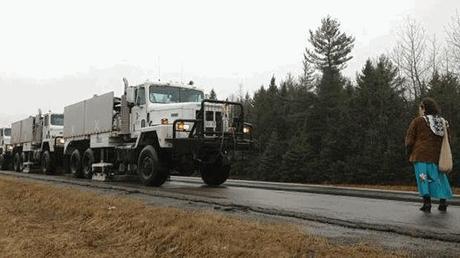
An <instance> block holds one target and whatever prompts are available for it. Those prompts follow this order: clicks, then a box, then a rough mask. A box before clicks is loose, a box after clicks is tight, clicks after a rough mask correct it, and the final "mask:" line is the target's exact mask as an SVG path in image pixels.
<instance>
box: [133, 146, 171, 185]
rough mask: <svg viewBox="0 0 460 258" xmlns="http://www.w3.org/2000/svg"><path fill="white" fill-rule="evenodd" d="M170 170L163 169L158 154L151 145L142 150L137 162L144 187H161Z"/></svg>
mask: <svg viewBox="0 0 460 258" xmlns="http://www.w3.org/2000/svg"><path fill="white" fill-rule="evenodd" d="M168 172H169V170H168V169H167V168H165V167H163V166H162V165H161V164H160V162H159V160H158V154H157V152H156V151H155V148H153V147H152V146H151V145H147V146H145V147H144V149H142V151H141V154H140V155H139V159H138V161H137V173H138V174H139V177H140V179H141V181H142V183H143V184H144V185H151V186H160V185H162V184H163V183H164V182H165V181H166V179H167V178H168V174H169V173H168Z"/></svg>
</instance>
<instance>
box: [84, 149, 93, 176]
mask: <svg viewBox="0 0 460 258" xmlns="http://www.w3.org/2000/svg"><path fill="white" fill-rule="evenodd" d="M93 163H94V152H93V150H92V149H89V148H88V149H87V150H86V151H85V153H83V160H82V162H81V166H82V172H83V177H84V178H86V179H91V178H92V177H93Z"/></svg>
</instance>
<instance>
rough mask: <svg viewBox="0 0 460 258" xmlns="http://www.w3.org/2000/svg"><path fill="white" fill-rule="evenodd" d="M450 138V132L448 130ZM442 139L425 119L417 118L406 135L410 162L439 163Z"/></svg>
mask: <svg viewBox="0 0 460 258" xmlns="http://www.w3.org/2000/svg"><path fill="white" fill-rule="evenodd" d="M447 132H448V134H449V138H450V130H449V129H448V130H447ZM441 144H442V137H441V136H437V135H435V134H434V133H433V132H432V131H431V129H430V127H429V126H428V124H427V122H426V121H425V119H424V118H423V117H417V118H415V119H414V120H412V122H411V123H410V125H409V129H407V133H406V148H407V150H408V154H409V155H410V156H409V161H410V162H416V161H419V162H431V163H438V162H439V153H440V152H441Z"/></svg>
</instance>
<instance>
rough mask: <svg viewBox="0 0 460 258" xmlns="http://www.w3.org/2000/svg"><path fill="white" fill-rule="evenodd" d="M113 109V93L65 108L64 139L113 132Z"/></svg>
mask: <svg viewBox="0 0 460 258" xmlns="http://www.w3.org/2000/svg"><path fill="white" fill-rule="evenodd" d="M113 107H114V93H113V92H109V93H105V94H103V95H100V96H94V97H92V98H90V99H87V100H84V101H81V102H78V103H75V104H72V105H69V106H66V107H64V138H70V137H81V136H89V135H93V134H100V133H107V132H111V131H112V130H113V129H112V128H113V115H114V109H113Z"/></svg>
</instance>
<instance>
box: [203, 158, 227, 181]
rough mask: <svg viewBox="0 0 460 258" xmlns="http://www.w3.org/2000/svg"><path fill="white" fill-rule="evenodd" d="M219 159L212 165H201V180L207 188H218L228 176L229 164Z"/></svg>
mask: <svg viewBox="0 0 460 258" xmlns="http://www.w3.org/2000/svg"><path fill="white" fill-rule="evenodd" d="M224 160H225V158H219V159H217V160H216V161H215V162H214V163H207V164H202V165H201V167H200V173H201V179H203V182H204V183H205V184H207V185H209V186H219V185H221V184H223V183H224V182H225V181H227V179H228V177H229V176H230V167H231V166H230V164H228V162H225V161H224Z"/></svg>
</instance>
